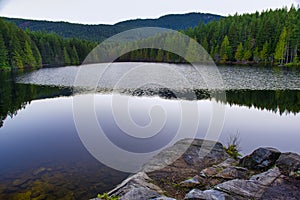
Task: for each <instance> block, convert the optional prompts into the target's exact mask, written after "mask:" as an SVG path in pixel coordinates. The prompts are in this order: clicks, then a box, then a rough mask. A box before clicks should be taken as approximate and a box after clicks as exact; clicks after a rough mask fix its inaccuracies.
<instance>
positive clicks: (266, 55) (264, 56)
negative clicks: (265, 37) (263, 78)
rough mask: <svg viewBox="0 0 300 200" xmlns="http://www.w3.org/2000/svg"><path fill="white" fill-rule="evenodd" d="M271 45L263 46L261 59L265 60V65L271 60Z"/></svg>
mask: <svg viewBox="0 0 300 200" xmlns="http://www.w3.org/2000/svg"><path fill="white" fill-rule="evenodd" d="M268 52H269V43H268V42H266V43H265V44H264V46H263V49H262V50H261V52H260V59H261V60H263V61H264V62H265V63H266V62H267V61H268V58H269V53H268Z"/></svg>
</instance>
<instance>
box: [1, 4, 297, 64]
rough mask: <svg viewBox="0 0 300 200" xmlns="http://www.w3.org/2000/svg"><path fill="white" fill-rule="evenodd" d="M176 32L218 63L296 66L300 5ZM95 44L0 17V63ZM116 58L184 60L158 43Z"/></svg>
mask: <svg viewBox="0 0 300 200" xmlns="http://www.w3.org/2000/svg"><path fill="white" fill-rule="evenodd" d="M129 22H130V21H129ZM129 22H128V23H129ZM181 32H183V33H185V34H186V35H188V36H190V37H191V38H194V39H195V40H197V41H198V42H199V43H200V44H201V45H202V46H203V47H204V48H205V49H206V50H207V52H208V53H209V54H210V55H211V57H212V58H213V59H214V61H215V62H216V63H219V64H259V65H287V66H290V65H295V66H300V63H299V55H300V9H299V8H295V7H294V6H292V7H291V8H289V9H288V8H282V9H276V10H267V11H264V12H262V13H259V12H256V13H253V14H243V15H237V14H236V15H234V16H229V17H226V18H222V19H220V20H218V21H211V22H209V23H207V24H205V23H201V21H200V23H199V25H198V26H197V27H194V28H188V29H186V30H182V31H181ZM157 37H162V36H161V35H160V36H157ZM153 39H154V41H155V37H154V38H152V39H151V38H150V39H149V38H145V39H144V40H145V42H149V41H150V42H151V41H153ZM96 45H97V43H96V42H91V41H87V40H81V39H78V38H63V37H61V36H59V35H57V34H55V33H46V32H43V31H35V32H33V31H29V30H28V29H27V30H25V31H23V30H22V29H21V28H19V27H17V26H16V25H15V24H13V23H9V22H6V21H4V20H3V19H0V69H15V68H16V69H20V68H25V67H31V68H34V67H42V66H66V65H79V64H81V63H82V61H83V60H84V59H85V57H86V56H87V55H88V53H89V52H90V51H91V50H92V49H93V48H94V47H95V46H96ZM125 45H126V44H125ZM124 48H125V49H126V46H124ZM101 52H102V53H101V54H103V52H104V54H103V55H96V56H97V57H103V56H104V57H105V56H106V54H105V49H103V50H102V51H101ZM106 53H107V52H106ZM110 53H111V52H110ZM95 60H96V61H97V59H95ZM102 60H105V59H102ZM118 61H148V62H175V63H176V62H185V60H184V59H183V58H181V57H179V56H177V55H175V54H173V53H170V52H165V51H162V50H158V49H141V50H136V51H133V52H130V53H128V54H126V55H123V56H121V57H120V58H119V59H118Z"/></svg>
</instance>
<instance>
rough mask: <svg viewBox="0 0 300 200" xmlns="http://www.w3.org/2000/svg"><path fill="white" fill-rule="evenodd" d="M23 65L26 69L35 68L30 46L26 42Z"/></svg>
mask: <svg viewBox="0 0 300 200" xmlns="http://www.w3.org/2000/svg"><path fill="white" fill-rule="evenodd" d="M23 59H24V65H25V66H28V67H35V66H36V60H35V58H34V56H33V53H32V50H31V48H30V44H29V42H28V41H25V46H24V58H23Z"/></svg>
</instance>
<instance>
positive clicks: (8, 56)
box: [0, 19, 96, 70]
mask: <svg viewBox="0 0 300 200" xmlns="http://www.w3.org/2000/svg"><path fill="white" fill-rule="evenodd" d="M95 46H96V43H93V42H89V41H85V40H79V39H76V38H72V39H64V38H62V37H60V36H58V35H57V34H55V33H46V32H42V31H38V32H30V31H29V30H25V31H23V30H22V29H20V28H18V27H17V26H16V25H15V24H13V23H9V22H6V21H4V20H3V19H0V69H4V70H5V69H7V70H11V69H23V68H40V67H42V66H65V65H79V64H80V63H81V62H82V61H83V60H84V59H85V57H86V56H87V55H88V53H89V52H90V51H91V50H92V49H93V48H94V47H95Z"/></svg>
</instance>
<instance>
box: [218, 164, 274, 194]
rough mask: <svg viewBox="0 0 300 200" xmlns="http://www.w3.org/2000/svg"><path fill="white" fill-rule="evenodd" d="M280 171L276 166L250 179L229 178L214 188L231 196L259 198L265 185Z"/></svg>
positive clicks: (270, 182)
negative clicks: (229, 179)
mask: <svg viewBox="0 0 300 200" xmlns="http://www.w3.org/2000/svg"><path fill="white" fill-rule="evenodd" d="M279 175H280V171H279V169H278V168H277V167H275V168H273V169H270V170H269V171H267V172H264V173H262V174H259V175H256V176H253V177H251V178H250V180H239V179H235V180H231V181H227V182H224V183H221V184H219V185H217V186H215V189H216V190H219V191H222V192H225V193H227V194H230V195H231V196H232V197H243V198H242V199H258V198H261V197H262V195H263V194H264V191H265V190H266V188H267V186H269V185H271V184H272V182H273V181H275V180H276V178H277V177H279Z"/></svg>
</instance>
